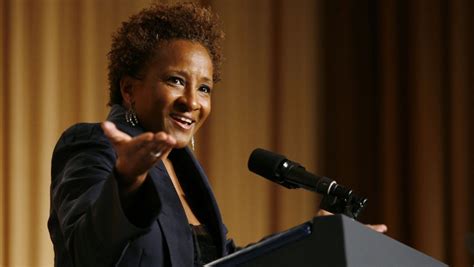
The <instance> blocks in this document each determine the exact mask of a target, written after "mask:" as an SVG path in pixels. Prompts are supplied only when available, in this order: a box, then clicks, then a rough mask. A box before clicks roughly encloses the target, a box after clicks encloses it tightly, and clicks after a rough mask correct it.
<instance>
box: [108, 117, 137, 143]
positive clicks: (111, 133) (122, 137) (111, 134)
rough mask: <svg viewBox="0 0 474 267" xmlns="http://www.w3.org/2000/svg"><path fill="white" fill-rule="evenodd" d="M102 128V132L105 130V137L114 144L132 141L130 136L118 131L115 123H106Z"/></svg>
mask: <svg viewBox="0 0 474 267" xmlns="http://www.w3.org/2000/svg"><path fill="white" fill-rule="evenodd" d="M100 126H101V127H102V130H104V134H105V136H107V138H109V140H110V141H111V142H112V143H120V142H123V141H129V140H131V139H132V137H130V136H129V135H128V134H126V133H124V132H122V131H120V130H119V129H117V127H116V126H115V124H114V123H113V122H110V121H104V122H102V123H101V124H100Z"/></svg>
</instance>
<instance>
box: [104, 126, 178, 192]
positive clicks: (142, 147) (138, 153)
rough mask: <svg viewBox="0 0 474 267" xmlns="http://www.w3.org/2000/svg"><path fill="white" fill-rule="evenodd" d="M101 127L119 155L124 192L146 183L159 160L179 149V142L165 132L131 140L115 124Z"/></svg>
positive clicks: (119, 177) (140, 136)
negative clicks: (151, 169)
mask: <svg viewBox="0 0 474 267" xmlns="http://www.w3.org/2000/svg"><path fill="white" fill-rule="evenodd" d="M101 127H102V129H103V130H104V134H105V136H107V138H108V139H109V140H110V142H111V143H112V145H113V147H114V149H115V152H116V153H117V161H116V163H115V170H116V173H117V174H118V177H117V179H118V181H119V185H121V187H122V189H125V192H133V191H135V190H136V189H138V188H139V187H140V185H141V184H142V183H143V182H144V181H145V178H146V175H147V173H148V170H149V169H150V168H152V167H153V165H154V164H155V163H156V162H157V161H158V160H160V159H163V158H165V157H167V155H168V154H169V152H170V151H171V149H172V148H173V147H174V146H175V145H176V140H175V139H174V138H173V137H172V136H171V135H169V134H167V133H165V132H158V133H155V134H154V133H151V132H148V133H143V134H141V135H138V136H136V137H131V136H129V135H128V134H126V133H124V132H122V131H120V130H119V129H117V127H116V126H115V124H113V123H112V122H109V121H105V122H103V123H102V124H101Z"/></svg>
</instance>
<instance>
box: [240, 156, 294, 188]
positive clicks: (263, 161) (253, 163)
mask: <svg viewBox="0 0 474 267" xmlns="http://www.w3.org/2000/svg"><path fill="white" fill-rule="evenodd" d="M285 160H287V159H286V158H285V157H284V156H282V155H280V154H276V153H273V152H270V151H268V150H265V149H261V148H257V149H255V150H254V151H253V152H252V154H250V157H249V161H248V164H247V165H248V168H249V170H250V171H251V172H254V173H256V174H258V175H260V176H263V177H265V178H267V179H270V180H272V181H277V182H278V181H280V180H281V178H280V177H279V174H278V169H279V167H280V165H281V164H282V162H283V161H285Z"/></svg>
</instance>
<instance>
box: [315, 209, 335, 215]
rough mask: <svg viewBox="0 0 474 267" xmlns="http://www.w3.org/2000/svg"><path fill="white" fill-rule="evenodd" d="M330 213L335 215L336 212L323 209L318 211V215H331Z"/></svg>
mask: <svg viewBox="0 0 474 267" xmlns="http://www.w3.org/2000/svg"><path fill="white" fill-rule="evenodd" d="M329 215H334V214H333V213H331V212H329V211H327V210H323V209H319V210H318V212H317V213H316V216H329Z"/></svg>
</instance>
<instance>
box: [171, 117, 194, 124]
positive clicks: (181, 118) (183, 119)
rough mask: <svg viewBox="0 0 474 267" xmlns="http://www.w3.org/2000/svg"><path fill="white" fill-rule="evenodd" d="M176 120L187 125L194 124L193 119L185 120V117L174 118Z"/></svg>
mask: <svg viewBox="0 0 474 267" xmlns="http://www.w3.org/2000/svg"><path fill="white" fill-rule="evenodd" d="M174 117H175V119H178V120H180V121H182V122H184V123H187V124H191V123H193V121H192V120H191V119H188V118H185V117H181V116H174Z"/></svg>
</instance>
